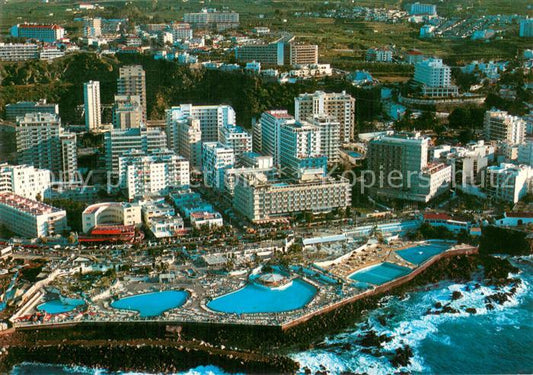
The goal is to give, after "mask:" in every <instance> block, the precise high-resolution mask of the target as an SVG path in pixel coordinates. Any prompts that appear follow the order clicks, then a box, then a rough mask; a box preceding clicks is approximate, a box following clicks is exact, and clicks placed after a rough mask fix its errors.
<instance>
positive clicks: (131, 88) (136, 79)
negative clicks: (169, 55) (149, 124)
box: [117, 65, 147, 124]
mask: <svg viewBox="0 0 533 375" xmlns="http://www.w3.org/2000/svg"><path fill="white" fill-rule="evenodd" d="M117 93H118V95H138V96H139V98H140V101H141V107H142V121H143V123H145V124H146V118H147V112H146V73H145V71H144V70H143V68H142V66H141V65H126V66H123V67H121V68H120V71H119V78H118V80H117Z"/></svg>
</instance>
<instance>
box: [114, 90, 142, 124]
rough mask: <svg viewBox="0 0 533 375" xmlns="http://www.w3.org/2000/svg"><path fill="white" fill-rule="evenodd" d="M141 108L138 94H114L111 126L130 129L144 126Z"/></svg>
mask: <svg viewBox="0 0 533 375" xmlns="http://www.w3.org/2000/svg"><path fill="white" fill-rule="evenodd" d="M144 126H145V122H144V120H143V108H142V105H141V98H140V96H139V95H115V103H114V104H113V127H114V128H115V129H130V128H140V127H144Z"/></svg>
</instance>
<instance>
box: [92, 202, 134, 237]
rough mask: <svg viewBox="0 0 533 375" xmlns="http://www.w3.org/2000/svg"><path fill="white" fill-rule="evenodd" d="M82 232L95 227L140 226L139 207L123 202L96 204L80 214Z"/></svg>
mask: <svg viewBox="0 0 533 375" xmlns="http://www.w3.org/2000/svg"><path fill="white" fill-rule="evenodd" d="M81 216H82V225H83V232H85V233H87V232H88V231H89V230H91V229H92V228H94V227H95V226H97V225H140V224H142V218H141V206H140V205H139V204H132V203H125V202H105V203H96V204H92V205H90V206H89V207H87V208H86V209H85V210H84V211H83V213H82V215H81Z"/></svg>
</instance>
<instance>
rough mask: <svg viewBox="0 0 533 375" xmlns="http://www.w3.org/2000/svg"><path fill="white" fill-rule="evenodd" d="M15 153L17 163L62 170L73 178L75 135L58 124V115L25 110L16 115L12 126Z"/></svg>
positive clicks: (76, 165) (68, 178)
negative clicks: (14, 133)
mask: <svg viewBox="0 0 533 375" xmlns="http://www.w3.org/2000/svg"><path fill="white" fill-rule="evenodd" d="M15 132H16V139H17V157H18V162H19V163H20V164H29V165H33V166H34V167H37V168H42V169H49V170H51V171H52V172H54V173H58V174H59V173H62V178H63V179H66V180H69V181H70V180H72V178H74V177H75V175H76V173H77V170H78V163H77V151H76V135H75V134H74V133H68V132H66V131H64V130H63V128H62V127H61V120H60V118H59V116H57V115H52V114H49V113H27V114H26V115H25V116H20V117H18V118H17V127H16V129H15Z"/></svg>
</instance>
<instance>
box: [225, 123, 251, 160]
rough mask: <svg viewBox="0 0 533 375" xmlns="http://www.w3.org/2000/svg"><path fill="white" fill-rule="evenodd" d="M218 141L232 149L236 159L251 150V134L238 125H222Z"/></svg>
mask: <svg viewBox="0 0 533 375" xmlns="http://www.w3.org/2000/svg"><path fill="white" fill-rule="evenodd" d="M218 141H219V142H220V143H222V144H223V145H225V146H228V147H230V148H232V149H233V152H234V153H235V159H236V160H237V159H238V158H239V157H240V156H241V155H242V154H243V153H245V152H251V151H252V136H251V134H250V133H248V132H247V131H246V130H244V129H243V128H241V127H240V126H235V125H226V126H224V127H222V128H221V129H220V132H219V139H218Z"/></svg>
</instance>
